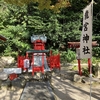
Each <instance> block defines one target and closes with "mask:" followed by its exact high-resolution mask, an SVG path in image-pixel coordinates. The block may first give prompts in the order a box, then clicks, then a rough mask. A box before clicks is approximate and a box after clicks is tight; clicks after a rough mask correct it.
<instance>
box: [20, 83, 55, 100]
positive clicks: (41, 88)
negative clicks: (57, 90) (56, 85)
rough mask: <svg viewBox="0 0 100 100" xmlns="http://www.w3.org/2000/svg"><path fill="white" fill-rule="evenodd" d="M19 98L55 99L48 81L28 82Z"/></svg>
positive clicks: (26, 99)
mask: <svg viewBox="0 0 100 100" xmlns="http://www.w3.org/2000/svg"><path fill="white" fill-rule="evenodd" d="M20 100H55V98H54V95H53V92H52V89H51V87H50V86H49V83H48V82H39V81H38V82H28V83H27V84H26V87H25V88H24V90H23V93H22V96H21V98H20Z"/></svg>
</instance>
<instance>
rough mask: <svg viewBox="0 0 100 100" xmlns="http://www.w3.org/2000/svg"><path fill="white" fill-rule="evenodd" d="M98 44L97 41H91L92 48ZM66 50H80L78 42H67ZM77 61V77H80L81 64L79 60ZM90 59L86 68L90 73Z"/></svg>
mask: <svg viewBox="0 0 100 100" xmlns="http://www.w3.org/2000/svg"><path fill="white" fill-rule="evenodd" d="M98 45H99V44H97V41H93V42H92V47H96V46H98ZM68 48H80V42H68ZM77 60H78V69H79V75H82V71H81V62H80V59H77ZM90 64H91V63H90V58H88V67H89V72H90V66H91V65H90Z"/></svg>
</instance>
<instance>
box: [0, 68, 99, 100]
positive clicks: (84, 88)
mask: <svg viewBox="0 0 100 100" xmlns="http://www.w3.org/2000/svg"><path fill="white" fill-rule="evenodd" d="M61 72H62V73H63V74H65V75H66V76H67V77H65V78H63V77H61V76H59V75H57V74H53V77H52V89H53V94H54V96H55V100H100V84H98V85H97V84H95V85H92V88H91V96H92V97H91V98H90V85H87V84H84V83H74V82H72V76H73V74H74V72H70V73H68V70H66V69H62V70H61ZM22 92H23V89H17V90H11V91H10V90H6V89H1V90H0V100H21V99H20V96H21V95H22ZM31 92H32V90H31ZM26 95H27V94H26ZM38 96H39V95H38ZM41 97H42V96H41ZM24 100H25V99H24ZM29 100H35V99H33V98H31V99H29ZM37 100H38V99H37ZM39 100H41V98H40V99H39ZM43 100H48V99H43ZM51 100H52V99H51Z"/></svg>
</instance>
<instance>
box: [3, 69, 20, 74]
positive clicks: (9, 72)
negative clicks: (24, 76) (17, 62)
mask: <svg viewBox="0 0 100 100" xmlns="http://www.w3.org/2000/svg"><path fill="white" fill-rule="evenodd" d="M3 72H5V73H6V74H12V73H16V74H21V73H22V69H21V68H4V69H3Z"/></svg>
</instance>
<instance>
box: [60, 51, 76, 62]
mask: <svg viewBox="0 0 100 100" xmlns="http://www.w3.org/2000/svg"><path fill="white" fill-rule="evenodd" d="M60 56H61V60H62V61H67V62H72V61H73V60H75V59H76V54H75V52H74V51H71V50H68V51H63V52H61V54H60Z"/></svg>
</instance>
